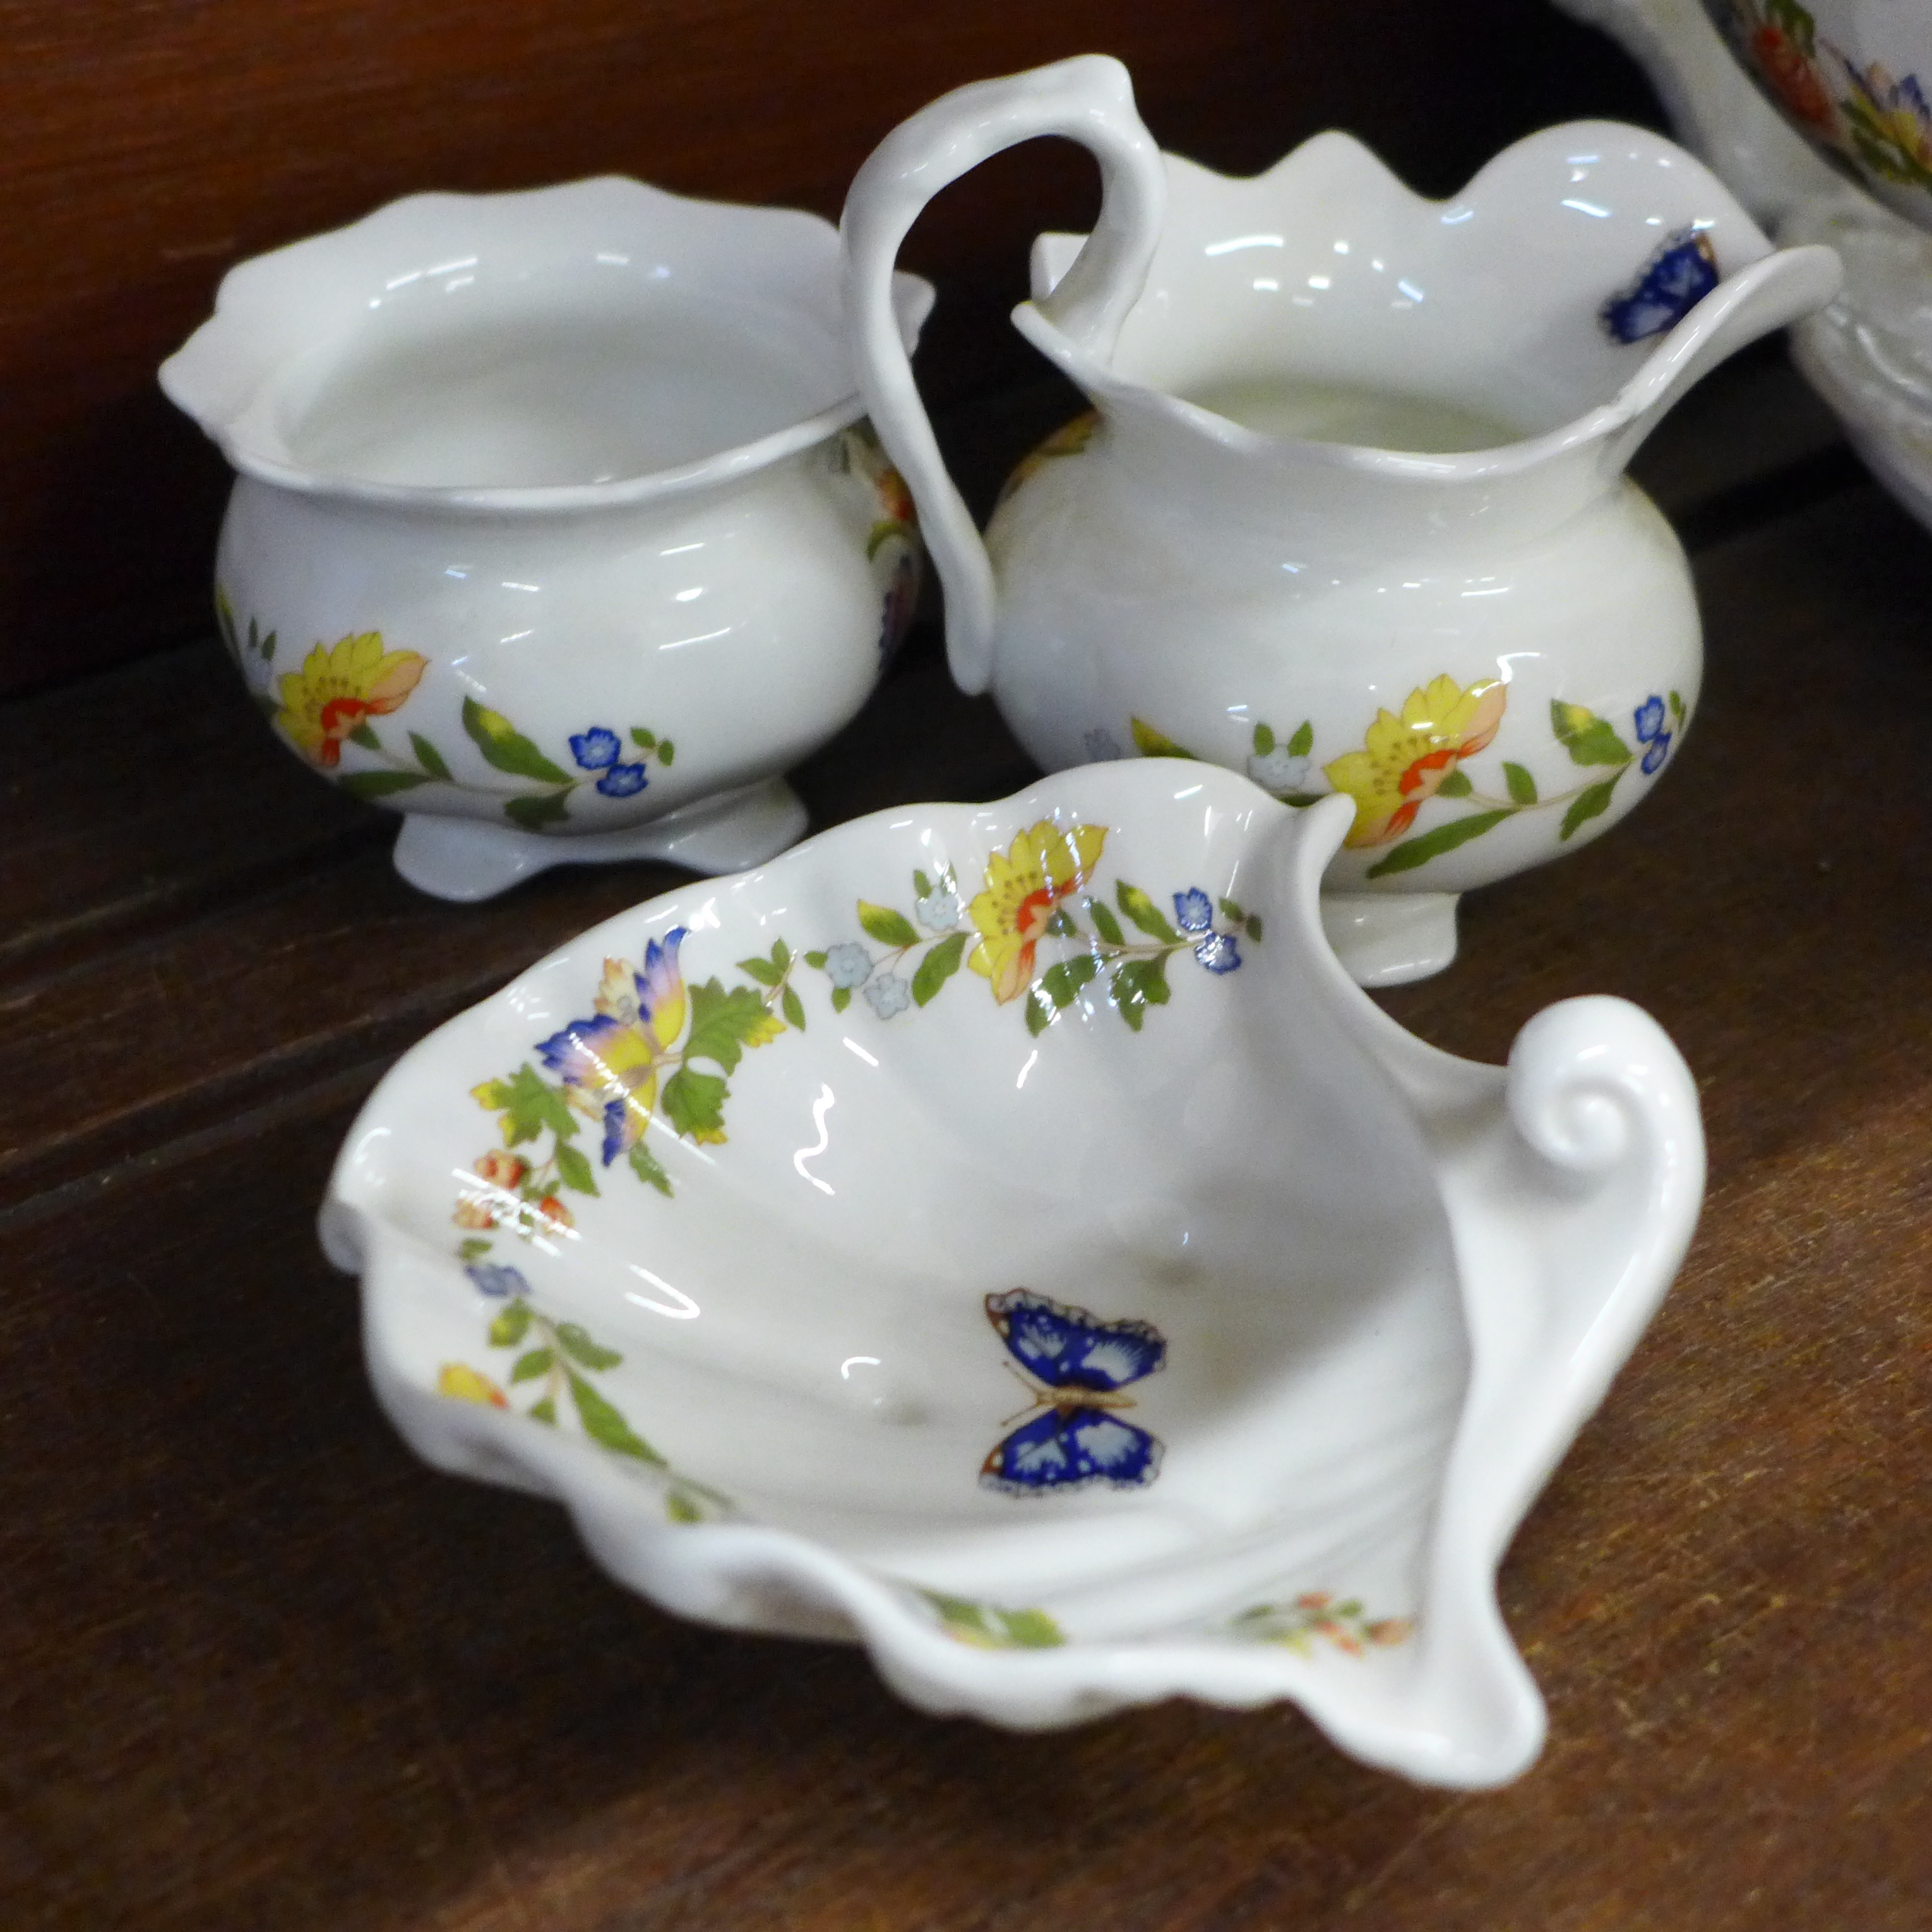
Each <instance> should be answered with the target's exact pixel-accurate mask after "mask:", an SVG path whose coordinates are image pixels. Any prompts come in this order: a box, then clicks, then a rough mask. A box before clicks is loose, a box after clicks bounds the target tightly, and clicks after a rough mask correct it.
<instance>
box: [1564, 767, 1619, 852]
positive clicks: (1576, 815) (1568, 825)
mask: <svg viewBox="0 0 1932 1932" xmlns="http://www.w3.org/2000/svg"><path fill="white" fill-rule="evenodd" d="M1622 776H1623V773H1622V772H1618V773H1617V775H1616V778H1605V779H1604V781H1602V783H1601V784H1593V785H1592V786H1591V787H1590V788H1589V790H1588V791H1581V792H1579V793H1577V796H1575V797H1574V798H1573V799H1571V801H1570V809H1569V810H1568V811H1566V812H1565V814H1563V823H1562V827H1561V828H1560V829H1559V831H1558V832H1557V834H1556V835H1557V837H1558V838H1568V837H1569V836H1570V835H1571V832H1574V831H1575V830H1576V829H1577V826H1580V825H1586V824H1588V823H1589V821H1590V820H1592V819H1593V818H1595V817H1600V816H1601V814H1603V813H1604V812H1605V811H1607V810H1608V809H1609V808H1610V798H1611V795H1612V794H1613V793H1614V792H1615V791H1616V788H1617V778H1622Z"/></svg>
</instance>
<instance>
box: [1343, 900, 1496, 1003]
mask: <svg viewBox="0 0 1932 1932" xmlns="http://www.w3.org/2000/svg"><path fill="white" fill-rule="evenodd" d="M1461 897H1462V894H1461V893H1460V892H1324V893H1323V894H1322V932H1324V933H1325V935H1327V938H1328V944H1330V945H1331V946H1332V947H1334V949H1335V956H1336V957H1337V959H1340V961H1341V962H1342V965H1343V968H1345V969H1346V971H1347V973H1348V975H1349V978H1350V979H1352V980H1354V981H1355V984H1356V985H1357V986H1406V985H1407V984H1408V983H1409V981H1410V980H1426V979H1427V978H1428V977H1429V976H1430V974H1432V973H1439V972H1441V971H1442V969H1443V968H1444V967H1445V966H1447V965H1448V964H1449V963H1450V962H1451V960H1453V959H1454V958H1455V956H1456V904H1457V901H1458V900H1459V899H1460V898H1461Z"/></svg>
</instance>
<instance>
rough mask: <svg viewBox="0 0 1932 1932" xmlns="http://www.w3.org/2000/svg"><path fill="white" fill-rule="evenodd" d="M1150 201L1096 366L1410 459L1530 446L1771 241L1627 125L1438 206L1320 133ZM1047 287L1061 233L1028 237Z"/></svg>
mask: <svg viewBox="0 0 1932 1932" xmlns="http://www.w3.org/2000/svg"><path fill="white" fill-rule="evenodd" d="M1168 196H1169V199H1168V207H1167V210H1166V215H1165V217H1164V220H1163V228H1162V235H1161V241H1160V248H1159V251H1158V253H1157V255H1156V257H1155V260H1154V266H1153V269H1152V271H1151V274H1150V275H1149V278H1148V284H1147V288H1146V291H1145V293H1144V294H1143V295H1142V298H1141V299H1140V301H1139V303H1138V304H1137V305H1136V307H1135V308H1134V309H1133V311H1132V312H1131V313H1130V314H1129V316H1128V317H1127V321H1126V323H1125V325H1124V327H1123V329H1122V330H1121V336H1120V340H1119V343H1118V347H1117V349H1116V350H1115V355H1114V357H1113V362H1112V368H1113V371H1114V373H1115V374H1116V375H1117V376H1118V377H1121V378H1124V380H1127V381H1128V382H1130V383H1137V384H1141V385H1145V386H1148V387H1149V388H1152V389H1158V390H1160V391H1162V392H1165V393H1166V394H1168V395H1175V396H1178V397H1181V398H1184V399H1185V400H1187V401H1190V402H1193V403H1196V404H1199V405H1201V406H1202V407H1204V408H1207V409H1210V410H1214V412H1215V413H1217V414H1219V415H1221V416H1226V417H1228V418H1229V419H1231V420H1233V421H1235V422H1239V423H1241V424H1243V425H1245V426H1246V427H1247V428H1251V429H1255V430H1259V431H1263V432H1265V433H1268V434H1277V435H1282V436H1289V437H1298V438H1305V439H1311V440H1318V441H1323V442H1331V443H1347V444H1352V445H1357V446H1365V447H1375V448H1382V449H1402V450H1408V451H1415V452H1424V453H1443V452H1452V451H1461V450H1470V449H1488V448H1493V447H1496V446H1501V445H1503V444H1507V443H1511V442H1513V441H1515V440H1519V439H1520V438H1523V437H1529V436H1534V435H1538V434H1543V433H1544V432H1545V431H1550V430H1553V429H1555V428H1559V427H1560V426H1562V425H1565V424H1567V423H1569V422H1573V421H1574V420H1575V419H1577V417H1579V416H1582V415H1583V414H1585V413H1586V412H1588V411H1589V410H1592V409H1594V408H1595V407H1598V405H1600V404H1605V403H1607V402H1609V401H1611V400H1613V398H1615V397H1616V395H1617V394H1618V392H1619V390H1620V389H1622V387H1623V386H1624V385H1625V383H1627V382H1628V381H1629V380H1630V379H1631V377H1632V376H1633V375H1634V374H1636V372H1637V370H1638V369H1639V368H1640V366H1641V365H1642V363H1643V359H1644V355H1645V353H1646V350H1648V349H1649V348H1652V347H1655V346H1656V344H1657V342H1658V341H1660V340H1661V338H1662V337H1663V336H1664V335H1666V334H1667V333H1668V332H1669V331H1670V329H1671V328H1673V327H1674V326H1675V325H1676V323H1677V322H1678V321H1679V320H1681V319H1682V317H1683V316H1684V315H1685V314H1688V312H1689V310H1690V308H1692V307H1693V306H1694V305H1695V303H1696V302H1697V301H1698V300H1699V299H1701V298H1702V296H1703V295H1704V294H1705V293H1708V292H1709V290H1711V289H1712V288H1713V287H1715V286H1716V284H1717V282H1718V279H1719V278H1721V276H1722V275H1730V274H1731V273H1733V272H1735V271H1736V269H1739V268H1741V267H1742V266H1745V264H1746V263H1748V262H1751V261H1754V260H1757V259H1759V258H1760V257H1762V256H1763V254H1766V252H1768V250H1769V244H1768V243H1767V242H1766V241H1765V239H1764V237H1763V236H1762V235H1761V234H1760V233H1759V232H1758V230H1757V228H1756V227H1755V226H1754V225H1753V224H1752V223H1751V220H1750V219H1749V217H1748V216H1747V215H1745V213H1744V211H1743V210H1742V208H1739V206H1738V205H1737V204H1736V202H1735V201H1734V200H1733V199H1732V197H1731V196H1730V194H1729V193H1727V192H1726V191H1725V190H1724V188H1723V187H1722V186H1721V184H1719V183H1718V181H1717V180H1716V179H1715V177H1713V176H1712V175H1711V174H1710V173H1709V172H1708V171H1707V170H1706V169H1704V168H1703V167H1702V166H1700V164H1699V163H1697V162H1696V161H1695V160H1694V159H1693V158H1692V157H1691V156H1689V155H1688V154H1685V153H1684V152H1683V151H1682V150H1681V149H1679V148H1675V147H1673V145H1671V144H1670V142H1667V141H1665V140H1664V139H1661V137H1660V136H1655V135H1652V134H1650V133H1647V132H1646V131H1645V130H1641V129H1639V128H1634V127H1622V126H1619V125H1618V124H1614V123H1611V122H1607V121H1586V122H1577V123H1574V124H1571V125H1569V126H1567V127H1553V128H1548V129H1546V130H1544V131H1543V132H1541V133H1538V134H1535V135H1532V136H1530V137H1529V138H1528V139H1526V140H1523V141H1520V142H1517V144H1516V145H1514V146H1513V147H1511V148H1508V149H1506V150H1505V151H1504V152H1503V153H1502V154H1499V155H1498V156H1497V157H1496V159H1495V160H1493V161H1491V162H1490V163H1489V164H1488V166H1486V167H1485V168H1484V169H1483V170H1482V172H1481V173H1480V174H1478V175H1477V176H1476V178H1475V179H1474V180H1473V181H1471V182H1470V183H1469V185H1468V186H1467V187H1466V188H1465V189H1464V190H1463V192H1462V193H1460V194H1459V195H1457V196H1454V197H1452V198H1451V199H1450V200H1448V201H1446V202H1437V201H1429V200H1425V199H1423V198H1422V197H1421V196H1418V195H1416V194H1415V193H1412V192H1411V191H1410V190H1409V189H1408V188H1407V187H1405V186H1404V185H1403V184H1402V183H1401V182H1400V181H1398V180H1397V179H1396V178H1395V177H1394V175H1391V173H1390V172H1388V169H1385V167H1384V166H1382V163H1380V162H1379V160H1376V158H1375V157H1374V156H1373V154H1370V152H1369V151H1368V150H1367V149H1366V148H1364V147H1362V146H1361V145H1360V143H1358V142H1356V141H1355V140H1353V139H1351V138H1350V137H1349V136H1346V135H1343V134H1339V133H1328V134H1323V135H1320V136H1317V137H1316V139H1313V140H1312V141H1310V142H1306V143H1305V144H1304V145H1303V146H1301V148H1298V149H1296V150H1295V151H1294V152H1293V153H1292V154H1289V156H1287V157H1286V158H1285V159H1284V160H1282V161H1280V162H1279V163H1277V165H1276V166H1274V168H1272V169H1270V170H1269V171H1268V172H1267V173H1266V174H1264V175H1257V176H1256V177H1254V178H1252V179H1246V180H1237V179H1233V178H1229V177H1228V176H1226V175H1219V174H1216V173H1214V172H1211V170H1209V169H1205V168H1202V167H1199V166H1196V165H1195V164H1194V163H1191V162H1189V161H1186V160H1181V159H1179V158H1178V157H1172V156H1170V157H1168ZM1043 244H1051V245H1052V246H1049V247H1046V248H1044V249H1043V260H1042V265H1041V266H1042V267H1043V269H1044V270H1045V271H1046V275H1047V278H1048V279H1049V280H1051V279H1055V278H1057V277H1058V275H1059V274H1061V273H1063V272H1064V269H1065V267H1066V266H1067V262H1068V261H1069V260H1070V259H1071V256H1072V254H1073V248H1074V246H1075V243H1074V239H1073V238H1070V237H1058V236H1055V237H1043Z"/></svg>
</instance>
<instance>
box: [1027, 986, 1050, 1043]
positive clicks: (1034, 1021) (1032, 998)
mask: <svg viewBox="0 0 1932 1932" xmlns="http://www.w3.org/2000/svg"><path fill="white" fill-rule="evenodd" d="M1026 1023H1027V1031H1028V1033H1030V1034H1032V1035H1033V1037H1034V1039H1035V1040H1037V1039H1039V1037H1040V1035H1041V1034H1043V1033H1044V1032H1046V1030H1047V1028H1049V1027H1050V1026H1051V1025H1052V1024H1053V1008H1052V1006H1051V1005H1050V1004H1049V1002H1048V1001H1046V999H1045V998H1043V997H1042V996H1041V994H1040V989H1039V988H1038V987H1037V986H1034V987H1032V988H1031V989H1029V990H1028V993H1027V1003H1026Z"/></svg>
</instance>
